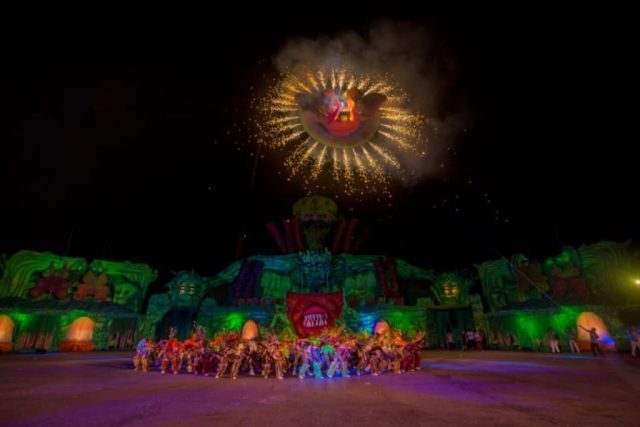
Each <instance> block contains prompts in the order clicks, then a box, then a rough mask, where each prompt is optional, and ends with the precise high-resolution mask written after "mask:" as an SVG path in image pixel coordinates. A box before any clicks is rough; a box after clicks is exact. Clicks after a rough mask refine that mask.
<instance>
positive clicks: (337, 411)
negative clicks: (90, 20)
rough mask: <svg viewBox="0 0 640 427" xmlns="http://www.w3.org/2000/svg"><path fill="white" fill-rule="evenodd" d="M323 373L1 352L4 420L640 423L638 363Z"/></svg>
mask: <svg viewBox="0 0 640 427" xmlns="http://www.w3.org/2000/svg"><path fill="white" fill-rule="evenodd" d="M423 366H424V368H423V369H422V370H421V371H417V372H408V373H404V374H402V375H397V374H389V373H387V374H384V375H380V376H377V377H374V376H364V377H353V378H344V379H342V378H335V379H332V380H327V379H325V380H314V379H307V380H299V379H297V378H291V377H289V378H286V379H284V380H282V381H278V380H276V379H275V378H270V379H267V380H265V379H263V378H252V377H241V378H239V379H237V380H231V379H219V380H216V379H214V378H211V377H202V376H194V375H190V374H180V375H177V376H174V375H170V374H169V375H162V374H160V373H159V372H148V373H142V372H135V371H134V370H133V369H132V367H131V358H130V355H129V354H127V353H86V354H78V353H75V354H72V353H51V354H41V355H35V354H13V355H2V356H0V417H1V418H0V425H3V426H39V425H41V426H74V427H79V426H94V425H95V426H98V425H99V426H122V425H127V426H138V425H140V426H147V427H148V426H154V427H156V426H169V425H170V426H183V425H215V426H248V425H257V426H296V427H302V426H304V427H307V426H324V427H326V426H330V427H333V426H341V425H349V426H361V425H362V426H384V425H393V426H402V427H408V426H425V425H430V426H440V425H459V426H467V425H480V426H544V425H567V426H609V425H610V426H640V394H639V391H640V358H637V359H633V358H632V357H631V356H629V355H615V354H609V355H607V357H605V358H597V359H595V358H593V357H592V356H590V355H582V356H572V355H570V354H560V355H551V354H541V353H521V352H493V351H486V352H475V353H474V352H472V353H464V352H446V351H428V352H426V353H425V359H424V363H423Z"/></svg>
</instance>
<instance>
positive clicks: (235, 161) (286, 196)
mask: <svg viewBox="0 0 640 427" xmlns="http://www.w3.org/2000/svg"><path fill="white" fill-rule="evenodd" d="M394 3H395V2H394ZM351 4H352V3H351ZM363 4H364V5H366V3H363ZM371 4H373V3H371ZM327 7H329V6H327ZM243 9H244V10H238V11H236V12H223V11H222V10H217V11H209V12H206V13H205V12H203V11H196V10H191V11H181V12H178V11H175V10H173V9H171V10H156V9H154V10H147V11H144V12H140V13H139V12H133V11H122V10H120V11H118V10H112V11H88V10H87V11H74V13H71V12H70V13H65V12H64V11H61V10H58V11H56V13H55V14H53V13H52V14H49V13H42V14H40V15H39V16H35V15H33V14H32V13H29V14H27V13H21V14H16V15H13V16H10V15H7V16H5V17H4V18H3V19H4V20H5V22H4V25H3V29H2V30H1V31H2V42H1V43H2V46H3V50H2V67H1V69H0V76H1V79H0V141H1V145H0V147H1V148H0V160H1V164H0V174H1V187H0V200H2V204H1V206H2V212H3V216H4V220H3V222H2V228H1V229H2V233H1V235H0V252H3V253H12V252H15V251H17V250H19V249H32V250H38V251H51V252H54V253H59V254H62V253H66V254H68V255H70V256H79V257H85V258H88V259H93V258H107V259H113V260H125V259H127V260H131V261H133V262H146V263H150V264H151V265H152V266H153V267H154V268H156V269H158V270H160V272H161V273H162V274H163V275H167V274H169V273H168V272H169V271H171V270H173V271H178V270H181V269H190V268H195V269H196V271H198V272H200V273H201V274H204V275H213V274H216V273H217V272H218V271H219V270H220V269H222V268H223V267H224V266H225V265H227V264H228V263H229V262H231V261H233V260H234V252H235V248H236V242H237V239H238V236H239V235H241V234H242V233H243V232H245V233H246V235H247V238H246V244H245V247H244V252H243V255H251V254H256V253H275V252H276V246H275V244H274V243H273V242H272V241H271V239H270V238H269V237H268V235H267V233H266V230H265V224H266V223H267V222H269V221H271V220H281V219H283V218H284V217H286V216H288V215H290V209H291V205H292V203H293V202H294V201H295V200H296V199H297V198H299V197H301V196H303V195H304V193H303V189H302V187H301V186H300V185H298V184H296V183H289V182H287V181H286V179H285V176H284V175H283V174H282V168H281V166H280V164H281V161H282V159H281V157H279V156H280V155H279V154H278V153H277V152H274V151H272V150H269V149H266V148H263V149H262V150H261V151H260V155H261V156H260V158H259V159H258V163H257V170H256V171H257V175H256V180H255V186H254V188H253V190H251V184H250V181H251V172H252V168H253V167H254V160H255V154H256V150H257V146H256V145H255V142H253V141H252V140H251V139H250V137H249V136H250V134H251V133H252V130H250V129H249V126H248V125H247V123H248V122H249V121H248V120H247V116H248V115H249V114H251V112H250V110H249V108H248V105H249V98H250V96H251V94H252V93H259V92H260V91H261V90H264V89H265V87H266V86H267V85H268V81H269V79H270V78H271V77H273V76H274V75H275V69H274V67H273V64H272V58H273V57H274V55H276V54H277V52H278V51H279V50H280V49H282V47H283V45H284V44H285V42H286V41H287V40H288V39H289V38H290V37H293V36H305V37H310V38H315V37H318V36H321V35H327V36H332V35H335V34H336V33H340V32H343V31H346V30H352V31H356V32H358V33H360V34H362V35H363V36H365V35H366V33H367V31H368V28H369V27H370V25H371V23H372V22H375V21H378V20H380V19H386V20H391V21H403V22H409V23H411V24H412V25H414V26H418V27H422V28H424V29H425V30H426V31H428V33H429V35H430V38H431V41H432V43H433V46H435V49H434V51H432V52H435V54H434V58H435V60H436V63H435V65H433V67H434V69H436V70H438V71H439V72H440V73H442V74H446V75H447V79H446V82H447V84H446V86H444V87H441V88H440V89H439V92H438V95H437V97H436V100H437V102H436V106H437V108H436V109H435V110H434V111H432V112H431V114H433V115H435V116H436V117H439V118H440V119H444V118H446V117H449V116H451V115H457V114H463V113H464V115H465V117H466V121H465V123H464V126H461V129H462V128H464V129H466V131H464V130H462V131H461V132H459V133H458V135H457V136H456V137H455V138H452V139H450V140H449V141H440V143H437V142H436V143H434V145H432V146H431V147H430V149H431V152H432V153H433V155H434V156H437V159H438V164H439V165H440V164H442V165H443V166H442V167H438V168H437V169H436V170H435V171H434V172H432V173H430V174H428V175H427V176H426V177H425V178H424V179H423V180H422V181H420V182H419V183H418V184H416V185H414V186H413V187H411V188H406V187H402V186H396V188H394V192H393V198H392V199H391V200H388V199H384V200H381V201H378V200H376V197H375V196H373V197H371V198H368V199H366V200H350V199H348V198H345V197H344V196H342V195H340V197H339V198H338V199H336V200H337V202H338V204H339V207H340V208H341V210H342V211H343V213H344V214H345V215H346V216H356V217H358V218H360V219H361V222H362V224H363V226H369V227H371V228H372V231H373V234H372V237H371V240H370V241H369V243H368V245H367V246H366V247H365V248H364V250H365V251H366V252H370V253H382V254H390V255H397V256H402V257H404V258H406V259H408V260H409V261H411V262H413V263H415V264H417V265H419V266H422V267H427V268H436V269H449V268H460V269H464V268H470V267H471V266H472V263H479V262H481V261H483V260H486V259H492V258H496V257H498V256H499V254H502V255H505V256H510V255H512V254H513V253H514V252H518V251H520V252H524V253H525V254H527V255H529V256H531V257H534V258H535V257H547V256H551V255H554V254H557V253H558V252H559V250H560V248H561V247H562V246H564V245H580V244H583V243H593V242H596V241H599V240H603V239H613V240H618V241H623V240H627V239H632V240H635V239H636V238H637V237H638V234H639V232H640V226H639V221H638V214H637V208H634V207H633V205H634V204H635V202H634V201H633V198H634V197H636V196H637V182H638V179H637V177H636V174H637V173H636V172H635V170H636V169H637V168H635V167H634V165H633V163H634V158H633V157H631V156H630V154H629V153H630V151H631V144H632V143H634V141H635V140H637V137H634V136H633V134H630V135H624V134H621V133H620V132H618V131H617V130H616V129H619V128H620V124H619V122H621V121H623V119H622V116H623V114H622V112H621V111H620V110H621V109H622V108H623V107H622V104H620V103H617V102H612V101H611V100H610V98H609V95H610V94H611V93H612V92H616V93H618V92H619V91H620V90H623V89H624V88H622V89H621V87H620V86H621V85H620V84H619V82H617V81H616V80H617V76H616V74H617V70H616V64H615V57H616V55H617V54H618V52H617V49H618V47H619V44H618V42H617V41H616V40H615V37H616V36H615V35H612V34H611V32H610V31H608V30H606V31H605V29H604V27H603V26H602V25H593V21H591V20H585V19H581V18H579V17H576V16H574V15H572V14H570V13H549V11H545V10H537V11H531V10H529V11H526V12H523V11H518V12H516V11H509V10H507V11H505V10H501V11H497V10H493V11H492V10H484V9H481V10H474V11H471V10H465V11H461V10H458V11H456V12H453V11H444V10H440V9H438V10H435V9H434V10H431V11H429V10H427V11H419V10H418V9H417V8H416V7H414V6H408V7H407V8H402V7H400V6H397V9H396V10H392V11H380V10H368V9H367V8H366V7H361V8H360V11H359V12H358V13H351V14H350V13H340V14H336V15H338V16H332V13H330V11H329V10H324V12H323V8H322V7H319V6H318V7H314V8H313V9H312V10H301V9H299V8H298V7H295V6H292V7H290V8H289V9H288V10H286V11H285V10H284V7H283V6H282V7H281V8H280V9H278V10H277V11H276V10H268V9H263V10H260V11H257V10H253V9H250V7H249V6H248V5H247V6H246V7H243ZM421 9H422V7H421ZM554 12H556V11H554ZM505 13H506V14H508V16H509V17H508V18H504V16H505V15H504V14H505ZM80 14H82V15H80ZM599 19H601V20H602V21H604V20H605V18H604V17H601V18H599ZM604 33H607V35H606V37H605V34H604ZM422 54H424V53H423V52H420V51H416V52H415V55H422ZM452 58H453V59H452ZM279 172H280V174H279ZM335 194H336V192H335V191H334V192H328V193H327V194H326V195H328V196H331V197H333V196H335Z"/></svg>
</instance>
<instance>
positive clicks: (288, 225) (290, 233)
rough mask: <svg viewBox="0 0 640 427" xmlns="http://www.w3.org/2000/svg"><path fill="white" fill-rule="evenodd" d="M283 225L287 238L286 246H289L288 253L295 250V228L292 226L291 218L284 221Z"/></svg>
mask: <svg viewBox="0 0 640 427" xmlns="http://www.w3.org/2000/svg"><path fill="white" fill-rule="evenodd" d="M282 226H283V227H284V235H285V238H286V241H285V242H286V245H287V246H286V248H287V252H286V253H291V252H293V230H292V227H291V220H290V219H285V220H283V221H282Z"/></svg>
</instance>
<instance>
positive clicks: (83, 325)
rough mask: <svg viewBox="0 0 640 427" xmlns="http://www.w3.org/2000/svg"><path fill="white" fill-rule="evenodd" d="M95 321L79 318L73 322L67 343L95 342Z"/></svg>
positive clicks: (66, 339)
mask: <svg viewBox="0 0 640 427" xmlns="http://www.w3.org/2000/svg"><path fill="white" fill-rule="evenodd" d="M93 325H94V323H93V320H91V319H89V318H88V317H79V318H77V319H76V320H74V321H73V323H72V324H71V326H70V327H69V331H68V332H67V336H66V338H65V341H76V342H89V341H91V340H93Z"/></svg>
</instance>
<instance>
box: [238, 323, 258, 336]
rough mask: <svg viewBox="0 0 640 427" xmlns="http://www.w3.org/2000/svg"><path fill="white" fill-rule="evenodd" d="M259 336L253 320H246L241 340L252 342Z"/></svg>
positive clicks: (256, 325)
mask: <svg viewBox="0 0 640 427" xmlns="http://www.w3.org/2000/svg"><path fill="white" fill-rule="evenodd" d="M259 336H260V329H259V328H258V324H257V323H256V322H255V321H253V320H247V321H246V322H244V325H243V326H242V339H243V340H253V339H256V338H258V337H259Z"/></svg>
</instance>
